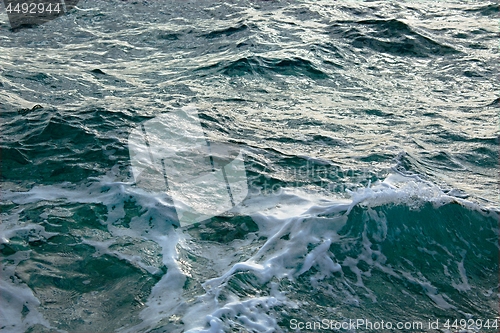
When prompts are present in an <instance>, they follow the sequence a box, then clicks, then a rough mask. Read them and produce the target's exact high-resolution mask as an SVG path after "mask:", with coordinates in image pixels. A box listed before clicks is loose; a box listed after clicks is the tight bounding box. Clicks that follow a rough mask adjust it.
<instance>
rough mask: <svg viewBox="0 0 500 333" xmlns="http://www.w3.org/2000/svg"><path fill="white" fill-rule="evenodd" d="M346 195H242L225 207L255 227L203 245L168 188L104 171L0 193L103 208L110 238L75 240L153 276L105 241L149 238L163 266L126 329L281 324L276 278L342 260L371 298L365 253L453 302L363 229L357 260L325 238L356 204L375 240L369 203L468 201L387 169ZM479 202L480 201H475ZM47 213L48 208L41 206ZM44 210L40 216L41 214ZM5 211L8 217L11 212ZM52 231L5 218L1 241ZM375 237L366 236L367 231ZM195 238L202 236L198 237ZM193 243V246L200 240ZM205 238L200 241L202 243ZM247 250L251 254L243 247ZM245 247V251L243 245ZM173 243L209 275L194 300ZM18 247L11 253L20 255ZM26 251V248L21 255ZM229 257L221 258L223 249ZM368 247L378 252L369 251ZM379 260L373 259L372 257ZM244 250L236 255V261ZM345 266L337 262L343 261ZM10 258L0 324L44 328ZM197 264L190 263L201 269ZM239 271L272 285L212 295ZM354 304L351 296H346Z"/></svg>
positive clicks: (334, 237) (438, 300) (326, 268)
mask: <svg viewBox="0 0 500 333" xmlns="http://www.w3.org/2000/svg"><path fill="white" fill-rule="evenodd" d="M349 194H350V195H351V199H350V200H347V199H338V198H335V197H325V195H324V194H320V193H310V192H307V191H303V190H301V189H295V188H287V189H283V191H282V192H281V193H279V194H274V195H270V196H249V197H247V199H246V200H245V201H244V202H243V203H242V204H241V205H240V206H238V207H236V208H235V209H233V210H232V211H231V213H232V214H234V215H235V216H250V217H251V218H252V219H253V220H254V221H255V223H256V224H257V225H258V228H259V230H258V232H257V233H256V234H253V233H250V234H249V235H248V237H247V238H246V239H244V240H234V241H232V242H230V243H229V244H224V245H220V244H211V243H210V244H207V243H206V242H204V243H203V242H201V243H203V244H201V243H200V242H197V240H196V239H193V237H192V236H191V234H190V233H189V231H188V230H187V229H182V228H178V229H174V228H173V227H172V225H171V224H168V223H166V221H167V220H170V219H171V218H172V216H173V214H174V212H175V211H174V210H173V207H172V206H171V205H169V204H168V200H167V197H166V196H165V195H158V194H154V193H149V192H146V191H144V190H142V189H140V188H137V187H135V186H133V184H132V183H126V182H116V181H114V180H113V179H112V177H110V176H107V177H103V178H101V179H98V180H97V181H96V182H94V183H91V184H88V185H85V186H75V185H71V184H62V185H57V186H56V185H53V186H36V187H33V188H32V189H31V190H30V191H27V192H12V191H8V190H7V191H3V198H4V200H6V201H11V202H13V203H15V204H30V203H35V202H39V201H59V200H63V201H68V202H72V203H96V204H97V203H99V204H103V205H105V206H106V207H107V210H108V214H107V216H106V219H105V220H103V221H101V223H103V224H104V225H106V226H107V227H108V231H109V233H110V235H111V239H109V240H104V241H103V240H102V239H92V238H88V237H87V238H85V239H82V243H84V244H88V245H90V246H93V247H94V248H95V249H96V255H102V254H109V255H113V256H116V257H118V258H120V259H122V260H125V261H127V262H129V263H130V264H131V265H134V266H136V267H140V268H142V269H144V270H146V271H148V272H149V273H151V274H158V273H159V269H158V267H154V266H151V265H149V264H148V263H146V262H145V261H144V260H143V259H142V258H141V257H140V255H129V254H124V253H121V252H120V250H117V249H113V250H111V249H110V246H111V245H112V244H114V243H115V242H114V239H113V238H117V237H130V238H132V239H137V240H149V241H154V242H156V243H157V244H158V245H159V246H160V247H161V248H162V258H163V259H162V263H163V265H165V267H166V268H167V273H166V274H165V275H163V276H162V278H161V279H160V281H159V282H157V283H156V285H155V286H154V287H153V288H152V290H151V294H150V295H149V299H148V301H147V303H146V305H145V306H146V307H145V308H144V310H143V311H142V312H141V314H140V317H141V319H142V323H141V324H139V325H136V326H133V327H124V328H122V331H124V332H135V331H139V330H140V331H144V330H147V329H150V328H154V327H156V326H157V325H159V324H160V323H161V322H162V320H164V319H165V318H169V317H171V316H177V317H179V318H182V322H183V323H184V326H183V329H184V330H186V331H188V332H190V333H194V332H224V331H226V329H227V325H230V323H233V324H234V323H238V325H243V326H245V327H246V328H247V329H249V330H255V331H258V332H272V331H275V330H278V331H279V327H278V324H277V322H276V319H275V318H274V317H273V315H272V313H273V311H274V309H276V308H278V307H279V306H283V305H286V306H287V307H291V308H293V307H296V306H297V305H296V304H295V303H294V302H293V301H292V300H290V299H288V298H287V296H286V293H284V292H282V291H280V290H279V288H278V287H276V286H275V285H274V283H275V282H274V281H275V279H277V280H280V279H289V280H291V281H294V280H296V279H297V278H298V277H299V276H301V275H303V274H305V273H307V272H311V269H313V268H314V270H313V274H310V276H309V279H310V281H311V283H312V285H313V286H314V285H318V283H320V281H322V280H324V279H325V278H327V277H330V276H332V274H335V273H342V269H343V268H342V266H343V267H344V269H346V268H349V269H350V270H351V271H352V272H353V273H355V274H356V275H357V282H356V285H357V286H359V287H361V288H365V289H366V291H367V295H368V296H369V297H371V298H372V299H373V301H376V296H375V295H374V294H373V292H372V291H370V290H369V289H368V288H366V287H365V286H364V285H363V279H362V277H361V275H362V272H360V271H359V268H358V267H357V264H358V262H359V261H360V260H363V261H365V262H367V263H369V264H370V265H374V266H376V267H379V268H380V269H381V270H382V271H384V272H386V273H387V274H390V275H392V276H394V277H396V278H399V279H403V278H405V279H409V280H412V281H413V282H415V283H418V284H420V285H421V286H422V287H423V288H424V290H425V291H426V293H427V295H428V296H429V297H430V298H431V299H432V300H433V301H434V302H435V304H436V306H438V307H441V308H445V309H446V308H450V307H453V305H451V304H449V303H448V302H447V301H446V300H445V299H444V298H443V296H442V295H441V294H439V293H438V292H437V289H436V288H435V287H434V286H432V285H431V284H430V283H429V282H428V281H425V280H418V279H415V277H413V276H411V275H409V274H406V275H405V274H400V273H398V272H396V271H395V270H394V269H393V268H391V267H388V266H386V265H384V263H385V257H384V255H383V253H380V252H377V251H375V250H373V249H372V248H371V243H370V241H369V240H368V237H367V235H366V230H365V232H364V233H363V250H362V252H361V254H360V255H359V256H358V257H357V258H350V257H348V258H347V259H345V260H343V262H342V263H339V262H338V261H337V259H336V258H335V256H334V255H333V254H332V252H331V251H329V249H330V246H331V245H332V244H334V243H335V242H337V241H338V240H339V235H338V231H339V230H340V229H341V228H342V227H343V226H344V225H345V223H346V222H347V219H348V214H349V213H350V212H351V210H352V209H353V208H354V207H355V206H356V205H363V206H365V207H367V208H368V214H369V215H370V218H371V219H372V220H373V221H375V222H376V223H378V224H379V228H378V233H376V234H375V235H374V237H375V238H374V239H376V240H378V241H382V240H384V239H385V237H386V236H387V228H388V227H387V221H386V220H385V216H383V214H378V213H377V212H376V211H374V210H372V208H374V207H377V206H380V205H385V204H405V205H408V206H410V207H414V208H415V209H416V208H418V207H419V206H420V205H421V204H422V203H424V202H432V203H434V204H435V205H442V204H445V203H448V202H452V201H455V202H458V203H461V204H463V205H464V206H468V207H470V208H474V207H475V206H474V204H472V203H470V202H468V201H466V200H464V199H460V198H455V197H452V196H449V195H446V194H445V193H443V192H442V191H441V190H440V189H439V188H438V187H437V186H435V185H433V184H431V183H428V182H424V181H422V180H420V179H417V178H409V177H404V176H401V175H397V174H391V175H389V176H388V177H387V179H385V180H384V181H383V182H380V183H376V184H373V185H371V186H370V187H368V188H364V189H359V190H357V191H355V192H349ZM128 200H133V201H135V202H136V205H137V206H139V207H140V211H141V215H140V216H134V217H132V218H131V220H130V223H129V227H128V228H125V227H123V226H120V225H119V223H118V224H117V222H119V221H120V220H122V219H123V218H125V215H126V212H125V207H124V204H125V202H126V201H128ZM476 208H477V207H476ZM45 214H46V213H45ZM43 217H45V218H46V217H47V215H44V216H42V218H43ZM11 218H12V217H11ZM31 234H35V235H37V237H42V238H46V239H48V238H50V237H52V236H53V235H54V234H53V233H48V232H46V231H45V230H44V229H43V227H41V226H40V225H22V224H19V223H16V221H14V220H12V221H11V223H8V224H5V225H3V226H2V227H1V228H0V239H1V240H2V243H7V242H8V241H9V239H10V238H12V237H13V235H31ZM372 236H373V235H372ZM258 237H264V239H265V241H264V242H263V243H262V244H261V245H259V246H258V247H255V246H254V247H253V248H252V247H251V245H252V244H255V243H256V242H255V241H254V240H255V239H257V238H258ZM198 243H199V244H198ZM198 246H200V248H197V247H198ZM201 246H202V248H201ZM249 248H251V249H253V252H252V253H249V252H248V251H249V250H248V249H249ZM242 249H245V250H242ZM179 251H188V252H189V251H191V252H193V253H194V252H196V253H197V255H199V256H200V257H202V258H204V259H206V261H207V263H208V264H207V265H208V266H205V268H206V269H208V268H209V269H210V272H211V273H210V276H208V275H207V274H208V273H204V272H196V273H197V274H198V276H200V275H201V276H204V275H205V276H206V280H205V282H204V283H203V284H202V286H203V288H204V290H205V293H204V294H201V295H198V296H197V297H196V298H194V299H188V298H187V297H186V296H185V295H184V288H183V287H184V285H185V283H186V279H187V278H188V277H189V276H190V274H191V273H190V272H189V271H187V270H186V267H184V266H183V264H182V262H181V261H182V260H181V259H180V252H179ZM21 255H22V254H21V252H19V253H16V254H15V255H14V256H21ZM23 255H27V254H23ZM223 255H227V258H225V257H222V256H223ZM374 255H375V256H374ZM374 257H375V258H377V259H373V258H374ZM240 258H242V259H243V260H241V259H240ZM341 264H342V265H341ZM15 266H16V264H14V265H9V266H8V269H9V270H8V271H7V270H5V269H4V270H5V271H4V274H2V275H3V277H4V278H3V280H2V291H3V293H2V294H4V295H11V298H10V299H9V301H8V302H9V304H12V306H10V307H8V308H7V307H2V308H4V310H2V311H3V312H2V313H1V316H3V318H8V319H6V321H4V322H8V323H9V325H10V326H9V327H11V328H13V330H14V331H16V330H23V329H25V328H26V327H29V325H32V324H34V323H39V324H42V325H45V326H48V327H49V326H50V325H49V323H48V321H47V319H44V318H43V316H42V315H41V314H40V312H38V311H37V306H38V304H39V301H38V300H37V299H36V298H35V296H34V295H33V293H32V292H31V290H30V289H29V288H28V287H27V286H26V285H24V284H22V283H21V282H19V283H17V284H13V283H9V282H8V279H9V277H11V276H13V270H14V269H15ZM203 267H204V266H200V267H197V269H203ZM459 269H461V270H460V274H461V276H462V281H461V283H460V284H457V287H458V288H461V289H464V288H465V289H466V288H470V287H469V286H468V282H467V279H466V277H464V276H465V272H464V271H463V270H462V269H463V265H462V266H460V264H459ZM238 272H249V273H251V274H252V275H253V276H255V277H256V278H257V279H258V282H259V284H260V285H262V286H264V285H268V286H270V290H271V293H270V294H269V295H261V296H257V297H248V298H242V299H240V298H237V297H233V298H231V297H229V298H228V299H226V300H225V301H221V300H220V299H219V297H218V296H219V295H220V294H221V293H222V292H223V290H224V288H225V287H226V286H227V283H228V281H229V280H230V279H231V278H232V277H234V276H235V274H236V273H238ZM346 302H350V303H351V304H355V303H356V302H358V300H357V299H356V298H355V297H354V298H352V299H351V300H346ZM23 304H25V305H26V304H27V305H26V306H28V307H29V309H30V315H29V316H26V317H24V319H23V318H22V317H21V311H22V305H23Z"/></svg>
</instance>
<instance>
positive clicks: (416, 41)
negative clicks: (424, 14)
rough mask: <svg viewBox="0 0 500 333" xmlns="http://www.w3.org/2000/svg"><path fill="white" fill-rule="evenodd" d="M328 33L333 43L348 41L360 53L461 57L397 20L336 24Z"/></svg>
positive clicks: (446, 46) (371, 20)
mask: <svg viewBox="0 0 500 333" xmlns="http://www.w3.org/2000/svg"><path fill="white" fill-rule="evenodd" d="M328 30H329V31H328V33H329V35H330V36H331V37H332V38H333V39H337V40H339V39H342V40H347V41H348V43H350V44H351V45H352V46H353V47H355V48H357V49H370V50H371V51H375V52H380V53H388V54H392V55H396V56H412V57H430V56H435V55H439V56H442V55H450V54H456V53H460V52H459V51H458V50H456V49H455V48H453V47H452V46H450V45H446V44H444V43H440V42H439V41H436V40H434V39H432V38H430V37H427V36H425V35H423V34H422V33H420V32H417V31H415V30H414V29H412V28H411V27H410V26H409V25H408V24H406V23H404V22H402V21H400V20H397V19H380V20H374V19H370V20H360V21H343V22H340V23H335V24H333V25H332V26H331V27H330V28H329V29H328Z"/></svg>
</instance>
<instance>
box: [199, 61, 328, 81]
mask: <svg viewBox="0 0 500 333" xmlns="http://www.w3.org/2000/svg"><path fill="white" fill-rule="evenodd" d="M196 70H197V71H211V72H213V71H214V70H215V71H217V72H220V73H222V74H224V75H227V76H243V75H261V76H267V77H269V76H274V75H276V74H279V75H295V76H306V77H309V78H311V79H326V78H328V75H327V73H326V72H324V71H322V70H321V69H320V68H318V67H317V66H316V65H314V64H313V63H312V62H311V61H310V60H307V59H304V58H301V57H292V58H284V59H279V58H266V57H261V56H250V57H242V58H238V59H236V60H230V61H228V60H225V61H219V62H217V63H215V64H212V65H210V66H203V67H199V68H197V69H196Z"/></svg>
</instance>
